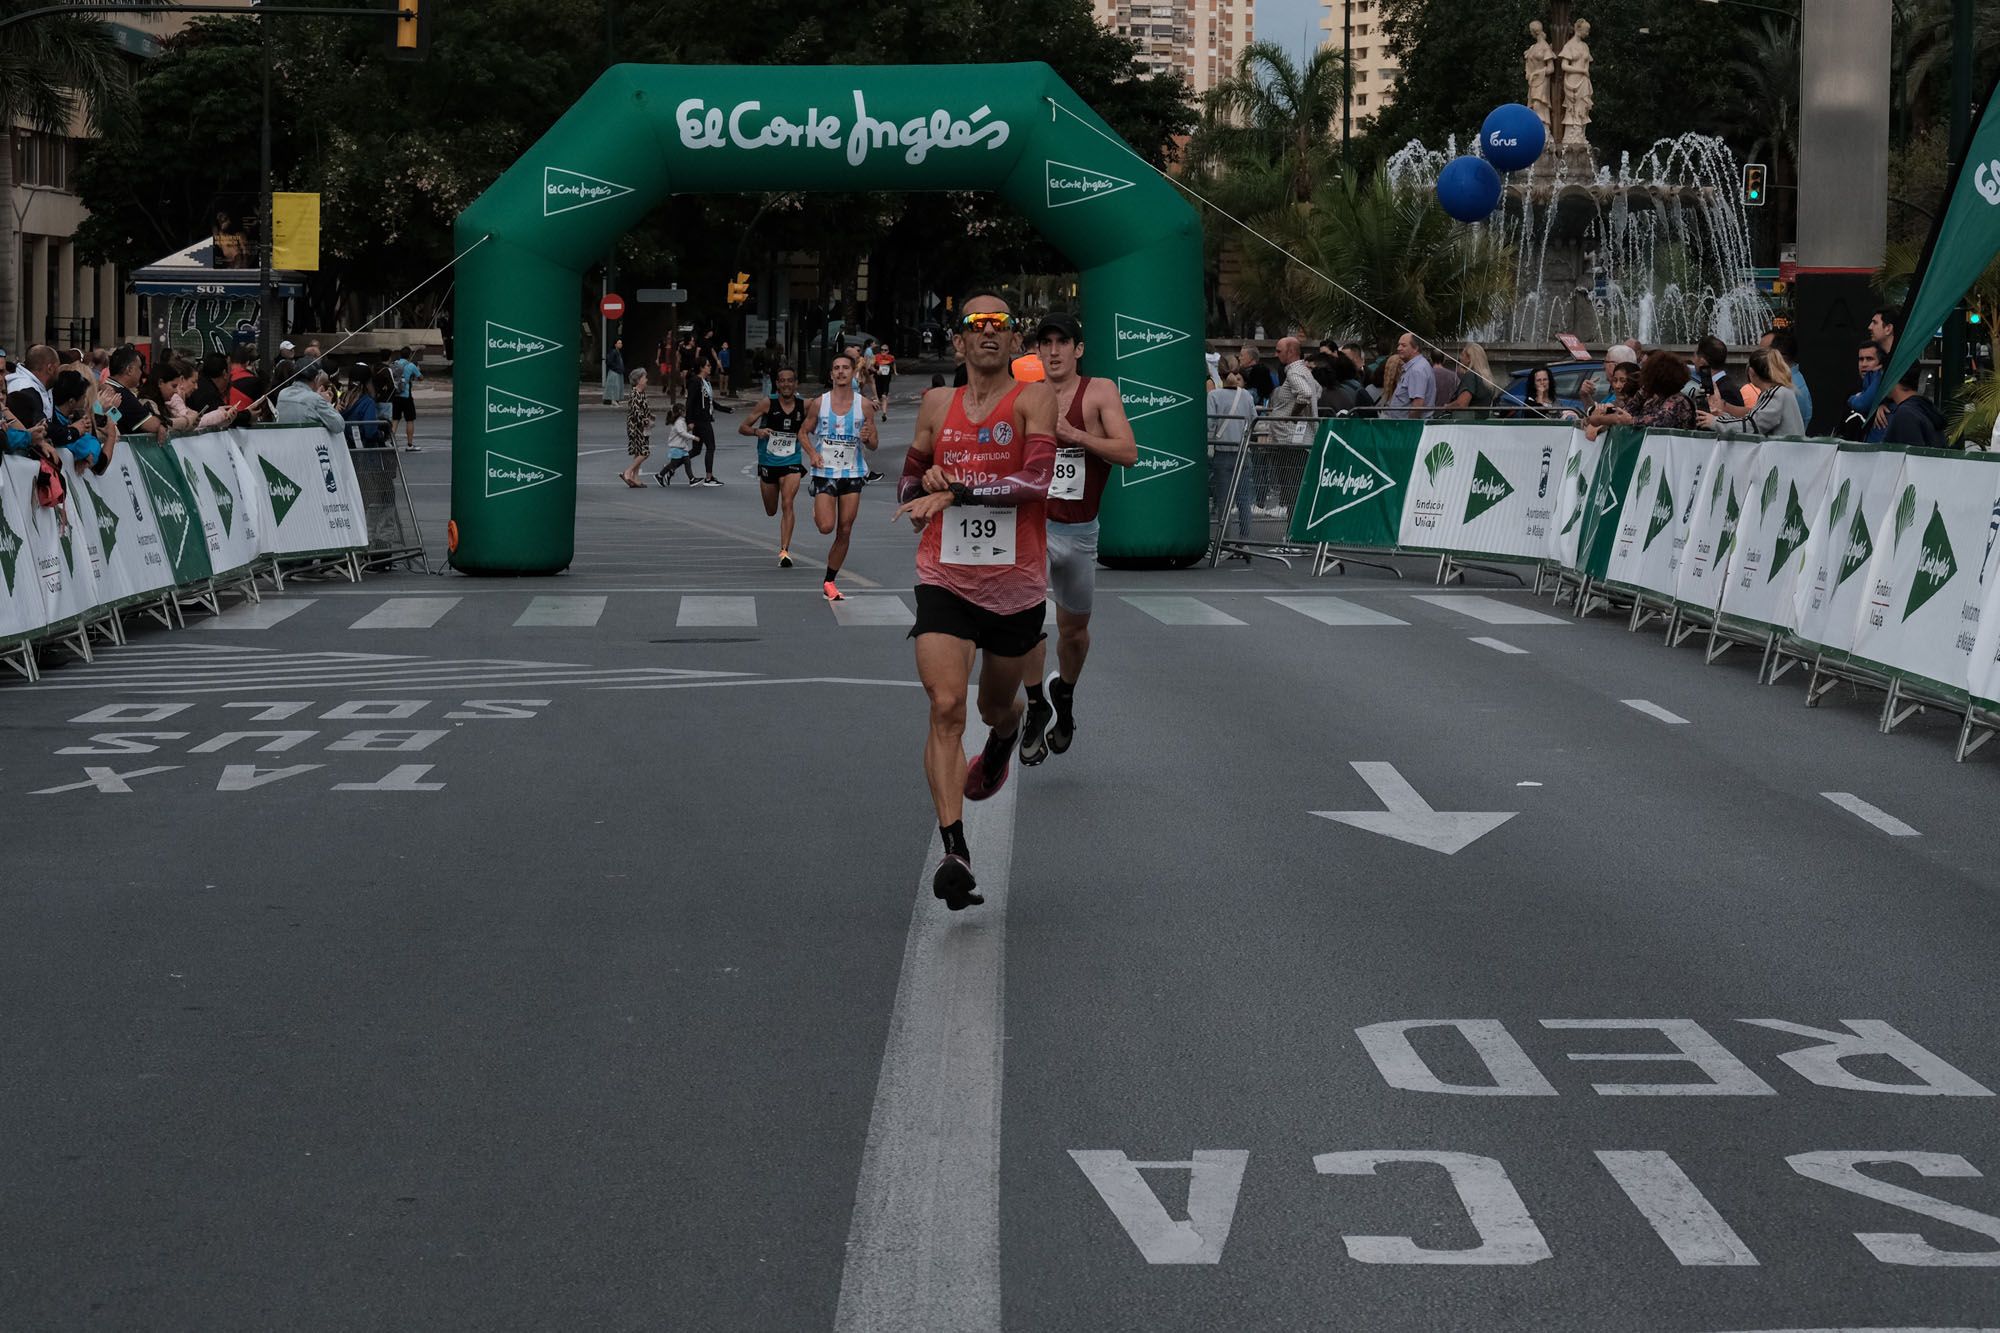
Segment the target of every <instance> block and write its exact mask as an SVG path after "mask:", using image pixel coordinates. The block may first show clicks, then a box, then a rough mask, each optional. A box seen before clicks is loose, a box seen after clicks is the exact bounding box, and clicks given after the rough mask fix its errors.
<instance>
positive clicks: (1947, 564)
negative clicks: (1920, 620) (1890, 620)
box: [1903, 504, 1958, 620]
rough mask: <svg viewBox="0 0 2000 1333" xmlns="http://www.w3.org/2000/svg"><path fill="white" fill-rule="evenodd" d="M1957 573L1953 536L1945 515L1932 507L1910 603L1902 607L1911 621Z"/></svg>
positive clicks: (1912, 577) (1911, 577)
mask: <svg viewBox="0 0 2000 1333" xmlns="http://www.w3.org/2000/svg"><path fill="white" fill-rule="evenodd" d="M1957 573H1958V558H1957V557H1956V556H1955V555H1953V554H1952V549H1951V537H1950V535H1949V534H1948V533H1946V532H1945V530H1944V515H1943V514H1942V513H1941V512H1939V510H1938V507H1937V505H1936V504H1932V505H1931V521H1930V522H1929V523H1926V524H1925V525H1924V549H1923V552H1922V554H1920V555H1919V556H1918V557H1917V568H1916V572H1915V573H1914V574H1912V575H1911V576H1910V600H1909V602H1908V603H1907V604H1906V605H1905V606H1904V607H1903V619H1905V620H1908V619H1909V618H1910V616H1911V615H1912V614H1913V613H1914V612H1915V611H1916V609H1917V608H1918V607H1920V606H1922V605H1923V604H1924V603H1925V602H1928V601H1929V600H1930V599H1931V598H1933V597H1935V596H1937V593H1938V589H1940V588H1942V587H1944V585H1945V584H1947V583H1949V582H1951V580H1952V576H1953V575H1955V574H1957Z"/></svg>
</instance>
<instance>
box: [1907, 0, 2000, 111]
mask: <svg viewBox="0 0 2000 1333" xmlns="http://www.w3.org/2000/svg"><path fill="white" fill-rule="evenodd" d="M1896 18H1897V23H1896V35H1897V37H1898V38H1900V45H1901V48H1902V65H1901V69H1902V81H1901V87H1900V88H1899V89H1897V91H1899V92H1900V93H1901V94H1902V102H1903V106H1904V108H1905V115H1906V116H1908V117H1909V122H1910V123H1909V126H1908V128H1909V130H1910V132H1911V133H1912V134H1920V133H1922V132H1923V131H1924V130H1925V129H1926V128H1928V127H1929V125H1930V123H1931V121H1932V119H1933V118H1934V116H1935V113H1936V109H1937V108H1938V107H1939V106H1941V105H1943V103H1944V98H1945V93H1944V89H1943V87H1942V86H1941V85H1945V84H1949V83H1950V82H1951V56H1952V43H1951V37H1952V0H1911V3H1909V4H1906V5H1900V6H1898V7H1897V10H1896ZM1996 52H2000V8H1996V7H1995V6H1993V5H1991V4H1980V5H1976V6H1975V7H1974V9H1973V15H1972V59H1973V64H1974V68H1975V70H1977V69H1978V68H1981V67H1983V66H1984V65H1985V63H1986V62H1987V61H1988V60H1989V59H1991V58H1992V57H1993V55H1994V54H1995V53H1996ZM1974 95H1975V96H1977V92H1976V91H1975V93H1974Z"/></svg>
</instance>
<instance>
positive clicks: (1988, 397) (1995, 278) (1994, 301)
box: [1875, 241, 2000, 441]
mask: <svg viewBox="0 0 2000 1333" xmlns="http://www.w3.org/2000/svg"><path fill="white" fill-rule="evenodd" d="M1922 258H1923V246H1922V245H1920V244H1917V243H1915V242H1910V241H1891V242H1890V243H1889V245H1888V247H1887V248H1886V249H1885V250H1883V252H1882V267H1881V268H1879V269H1877V270H1875V287H1876V290H1878V291H1880V292H1881V293H1882V295H1883V297H1884V299H1886V300H1891V301H1900V300H1903V299H1904V298H1905V296H1906V295H1907V293H1908V292H1909V290H1910V284H1911V283H1913V282H1915V281H1916V280H1917V264H1918V262H1919V261H1920V260H1922ZM1965 304H1966V306H1967V308H1968V309H1971V310H1973V311H1976V312H1977V313H1978V315H1979V322H1980V324H1981V325H1982V326H1984V327H1985V328H1988V329H1991V328H1993V327H1995V322H1996V321H2000V260H1995V261H1994V262H1993V263H1991V264H1989V265H1987V267H1986V271H1985V272H1984V273H1981V274H1980V275H1979V276H1978V277H1977V278H1975V279H1973V283H1972V286H1971V287H1969V288H1967V289H1966V293H1965ZM1996 415H2000V374H1996V373H1995V372H1994V371H1991V370H1987V371H1984V372H1982V373H1980V374H1978V375H1974V376H1972V377H1971V378H1970V379H1968V380H1966V381H1965V383H1964V384H1963V385H1962V386H1961V387H1960V388H1959V391H1958V395H1957V398H1956V400H1955V403H1954V406H1953V411H1952V414H1951V420H1950V422H1949V423H1948V426H1947V428H1946V432H1945V433H1946V434H1947V435H1948V436H1949V437H1950V438H1951V439H1952V440H1954V441H1963V440H1965V439H1966V438H1967V437H1968V436H1969V437H1970V438H1972V439H1974V440H1984V439H1986V438H1987V437H1989V436H1990V435H1992V433H1993V423H1994V418H1995V416H1996Z"/></svg>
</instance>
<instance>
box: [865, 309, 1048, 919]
mask: <svg viewBox="0 0 2000 1333" xmlns="http://www.w3.org/2000/svg"><path fill="white" fill-rule="evenodd" d="M959 309H960V311H962V312H963V318H962V319H961V320H960V322H959V328H958V332H957V334H956V335H955V341H956V343H957V345H958V348H959V350H960V352H961V353H962V354H963V355H964V357H965V363H966V366H967V380H966V385H965V387H964V388H962V389H932V390H931V391H930V392H928V393H926V394H925V395H924V399H923V406H922V407H921V408H920V409H919V410H918V413H917V433H916V438H915V440H914V441H913V442H912V443H911V445H910V452H909V455H908V456H907V457H906V458H905V460H904V463H903V476H902V480H901V482H900V483H899V484H898V486H897V488H896V494H897V498H898V499H900V500H901V501H902V507H901V508H899V509H898V510H897V511H896V514H897V517H902V516H903V515H905V514H907V515H909V517H910V519H911V521H912V522H914V523H915V524H916V525H917V527H918V529H919V530H920V531H921V532H922V534H923V536H922V539H921V540H920V541H919V543H918V546H917V623H916V625H915V626H914V627H912V629H911V630H910V637H911V638H913V639H915V640H916V643H917V675H918V677H919V679H921V680H922V681H923V685H924V690H925V692H926V693H927V694H929V695H930V705H931V726H930V738H929V740H928V741H926V742H925V745H924V775H925V777H926V778H928V779H929V782H930V788H931V801H932V803H933V804H934V805H935V806H936V807H937V821H938V836H939V840H940V842H941V843H942V844H943V848H944V856H943V859H942V860H941V861H940V862H939V863H938V868H937V872H936V873H935V874H934V875H933V876H932V878H931V890H932V892H934V893H935V894H936V895H937V896H938V897H939V898H942V899H943V900H944V903H945V906H947V907H948V908H950V909H951V910H952V911H954V912H956V911H959V910H961V909H962V908H966V907H970V906H972V905H974V904H976V903H981V902H984V901H985V899H984V898H982V897H981V896H980V895H979V893H978V892H977V891H976V888H977V881H976V880H975V879H974V877H973V874H972V851H971V849H970V848H969V847H968V846H967V845H966V840H965V824H964V821H963V819H962V818H961V816H962V813H963V810H964V804H963V803H964V802H965V801H983V800H985V799H986V798H987V797H989V796H991V795H992V794H993V793H994V792H996V791H999V790H1000V788H1001V786H1002V785H1003V784H1004V783H1005V782H1006V781H1007V769H1008V766H1009V764H1010V763H1011V761H1012V759H1013V754H1014V744H1015V739H1016V737H1017V736H1018V735H1019V732H1020V728H1021V714H1022V711H1023V704H1022V701H1021V681H1022V678H1023V676H1024V675H1025V674H1026V671H1027V667H1028V656H1029V654H1030V653H1031V652H1032V651H1033V650H1034V649H1035V647H1036V645H1038V644H1039V643H1040V642H1041V641H1042V617H1043V610H1044V602H1043V599H1044V598H1045V597H1046V596H1047V593H1048V563H1047V559H1048V557H1047V545H1046V534H1045V531H1044V525H1045V523H1046V513H1045V510H1046V496H1047V494H1048V488H1049V477H1050V474H1051V472H1052V471H1053V470H1054V465H1055V447H1056V439H1055V435H1056V422H1055V396H1054V395H1053V394H1052V393H1050V391H1049V388H1048V386H1047V385H1044V384H1017V383H1016V382H1015V381H1014V379H1013V378H1012V377H1011V376H1010V375H1009V374H1008V373H1007V365H1008V362H1009V360H1010V358H1012V356H1013V355H1014V353H1015V351H1016V350H1017V348H1018V346H1019V342H1020V338H1019V335H1018V332H1017V330H1016V328H1015V325H1014V317H1013V315H1012V313H1011V312H1010V311H1009V310H1008V308H1007V303H1006V302H1005V301H1003V300H1002V299H1000V298H999V297H997V296H993V295H990V294H987V293H980V294H977V295H974V296H972V297H969V298H968V299H966V300H965V301H964V302H962V303H960V305H959ZM975 652H978V653H982V654H983V658H984V660H983V662H982V663H981V666H980V672H979V695H978V701H979V716H980V718H981V720H982V721H984V722H985V723H986V725H987V728H988V734H987V738H986V744H985V747H984V748H983V749H982V750H981V751H980V753H979V754H977V755H975V756H973V758H972V760H971V761H970V762H967V760H966V758H965V705H966V694H967V692H968V690H969V687H970V681H971V677H972V662H973V655H974V653H975Z"/></svg>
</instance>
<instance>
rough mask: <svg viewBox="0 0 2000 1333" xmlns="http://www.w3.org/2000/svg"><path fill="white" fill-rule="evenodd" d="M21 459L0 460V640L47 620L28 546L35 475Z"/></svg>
mask: <svg viewBox="0 0 2000 1333" xmlns="http://www.w3.org/2000/svg"><path fill="white" fill-rule="evenodd" d="M38 470H39V469H38V468H37V467H36V466H35V464H33V463H31V462H29V461H28V460H27V459H25V458H5V459H0V643H5V642H7V641H9V640H11V639H18V638H20V637H22V636H24V635H27V634H30V633H33V632H34V631H35V630H38V629H40V628H41V627H42V626H44V625H46V624H48V623H49V613H48V608H47V606H46V604H45V603H44V602H43V599H42V581H41V580H40V579H39V578H37V577H36V576H35V557H34V553H33V552H32V551H31V550H30V549H29V547H28V529H29V519H28V510H29V509H30V508H32V507H33V505H34V503H35V474H36V472H37V471H38Z"/></svg>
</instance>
